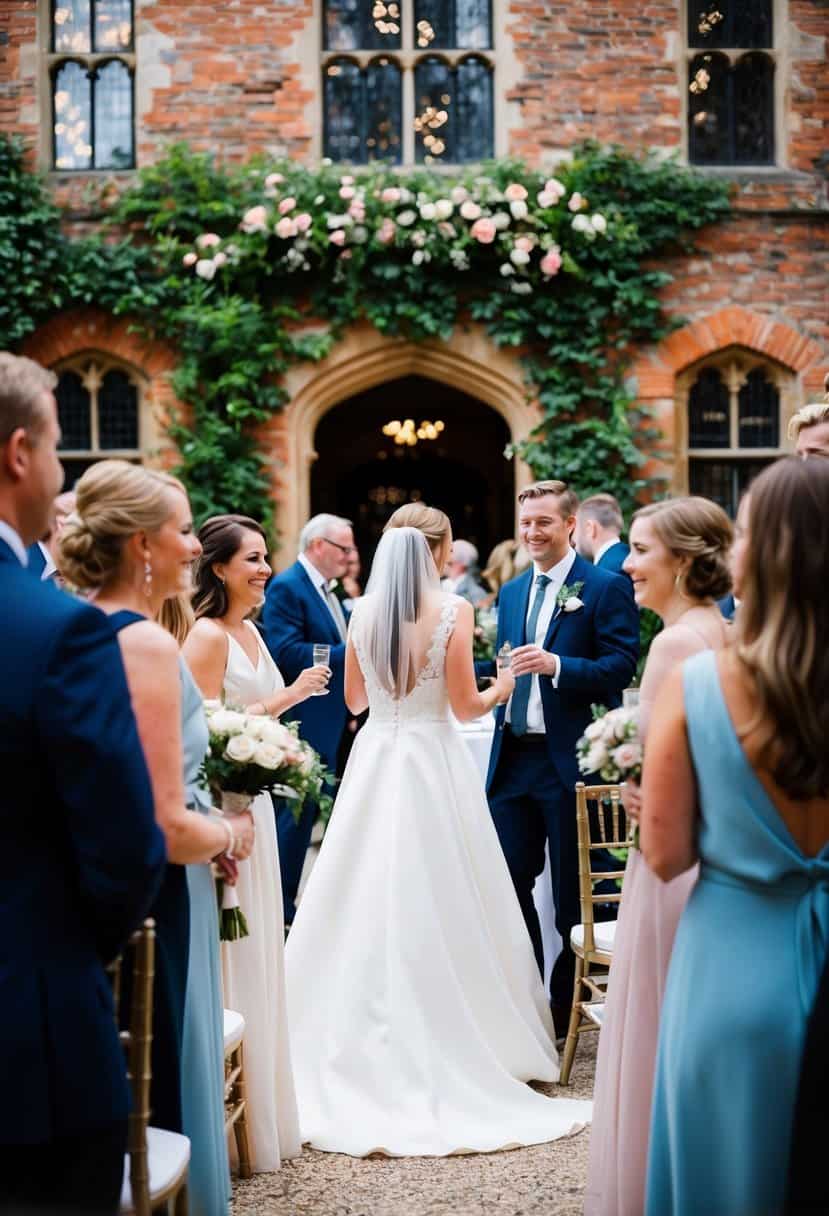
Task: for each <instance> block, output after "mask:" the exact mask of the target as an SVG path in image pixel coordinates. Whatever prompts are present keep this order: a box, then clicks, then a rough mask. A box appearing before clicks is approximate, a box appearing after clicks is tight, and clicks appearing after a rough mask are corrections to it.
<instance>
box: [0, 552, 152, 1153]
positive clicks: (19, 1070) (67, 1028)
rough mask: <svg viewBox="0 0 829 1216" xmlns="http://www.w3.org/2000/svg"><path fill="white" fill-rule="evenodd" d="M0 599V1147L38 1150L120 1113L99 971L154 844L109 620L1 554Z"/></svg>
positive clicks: (131, 922)
mask: <svg viewBox="0 0 829 1216" xmlns="http://www.w3.org/2000/svg"><path fill="white" fill-rule="evenodd" d="M0 588H2V590H1V591H0V669H2V672H3V678H2V680H0V771H2V774H3V778H2V784H0V818H2V841H3V879H2V882H0V926H2V928H1V929H0V1036H2V1043H3V1050H2V1052H0V1092H2V1093H4V1094H6V1095H7V1099H8V1100H7V1101H6V1102H4V1103H3V1105H2V1108H0V1143H2V1144H21V1143H27V1144H39V1143H43V1142H45V1141H48V1140H52V1139H53V1138H55V1137H58V1136H73V1135H74V1136H77V1135H79V1134H84V1133H86V1132H87V1131H91V1130H92V1129H94V1128H95V1127H100V1126H102V1125H104V1124H106V1123H111V1122H114V1121H116V1120H120V1119H123V1118H124V1117H125V1116H126V1114H127V1111H128V1108H129V1093H128V1088H127V1083H126V1076H125V1064H124V1055H123V1051H122V1049H121V1046H120V1043H119V1040H118V1034H117V1028H116V1025H115V1020H114V1016H113V1007H112V997H111V992H110V985H109V982H108V980H107V977H106V974H105V972H104V967H103V964H104V962H106V961H109V960H110V959H111V958H112V957H113V956H114V955H115V954H116V953H117V951H118V950H119V949H120V947H121V946H122V944H123V942H124V941H125V939H126V938H127V937H128V935H129V934H130V932H131V931H132V930H133V929H134V928H135V927H136V925H137V924H139V923H140V921H141V919H142V917H143V916H144V915H145V914H146V912H147V910H148V908H149V907H150V905H151V903H152V900H153V898H154V896H155V892H156V888H157V886H158V883H159V881H160V879H161V874H162V870H163V866H164V841H163V838H162V836H161V833H160V832H159V830H158V828H157V827H156V824H155V818H154V814H153V798H152V791H151V788H150V781H149V776H148V774H147V768H146V765H145V763H144V753H143V752H142V750H141V744H140V742H139V738H138V732H137V730H136V725H135V719H134V717H133V713H132V707H131V705H130V695H129V690H128V688H127V682H126V677H125V675H124V668H123V664H122V662H121V652H120V650H119V648H118V642H117V640H116V637H115V634H114V633H113V631H112V627H111V625H110V623H109V620H108V619H107V617H106V616H105V615H104V614H103V613H102V612H100V611H99V610H98V609H97V608H93V607H92V606H91V605H90V604H87V603H85V602H84V601H83V600H79V599H74V598H73V597H72V596H69V595H66V594H65V593H64V592H62V591H58V590H57V588H55V587H53V586H52V584H51V583H49V582H46V583H41V582H37V581H36V580H35V579H33V578H32V575H31V573H30V572H29V571H28V570H26V569H24V567H22V566H21V565H20V563H19V562H18V560H17V558H16V557H15V555H14V554H13V553H12V551H11V549H10V548H9V547H8V546H7V545H6V544H5V543H3V542H2V541H0Z"/></svg>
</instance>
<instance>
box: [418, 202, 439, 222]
mask: <svg viewBox="0 0 829 1216" xmlns="http://www.w3.org/2000/svg"><path fill="white" fill-rule="evenodd" d="M437 213H438V210H437V207H436V206H435V204H434V203H423V205H422V206H421V208H420V218H421V219H422V220H433V219H435V218H436V216H437Z"/></svg>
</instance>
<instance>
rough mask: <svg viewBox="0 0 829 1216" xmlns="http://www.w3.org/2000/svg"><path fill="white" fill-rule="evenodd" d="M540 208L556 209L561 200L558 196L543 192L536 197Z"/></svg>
mask: <svg viewBox="0 0 829 1216" xmlns="http://www.w3.org/2000/svg"><path fill="white" fill-rule="evenodd" d="M535 197H536V200H537V202H538V205H539V207H545V208H546V207H555V205H556V203H557V202H558V200H559V196H558V195H557V194H553V193H552V192H551V191H549V190H541V191H540V192H539V193H538V194H537V195H536V196H535Z"/></svg>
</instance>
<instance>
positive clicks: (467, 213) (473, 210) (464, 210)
mask: <svg viewBox="0 0 829 1216" xmlns="http://www.w3.org/2000/svg"><path fill="white" fill-rule="evenodd" d="M480 214H481V208H480V207H479V206H478V204H477V203H476V202H474V201H473V200H472V199H471V198H468V199H467V200H466V202H464V203H461V215H462V216H463V218H464V219H465V220H476V219H477V218H478V216H479V215H480Z"/></svg>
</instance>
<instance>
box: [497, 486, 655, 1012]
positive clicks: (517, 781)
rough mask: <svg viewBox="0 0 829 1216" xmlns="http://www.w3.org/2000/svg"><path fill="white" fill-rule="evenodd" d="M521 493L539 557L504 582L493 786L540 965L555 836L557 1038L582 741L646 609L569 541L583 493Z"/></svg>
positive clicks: (570, 960)
mask: <svg viewBox="0 0 829 1216" xmlns="http://www.w3.org/2000/svg"><path fill="white" fill-rule="evenodd" d="M518 501H519V504H520V512H519V535H520V537H521V540H522V542H523V543H524V545H525V546H526V548H527V550H528V552H529V554H530V556H531V558H532V559H533V565H532V567H531V569H529V570H527V571H526V572H525V573H524V574H521V575H519V576H518V578H515V579H512V580H511V581H510V582H508V583H505V585H504V586H503V587H502V588H501V597H500V601H499V611H498V640H497V647H498V649H500V648H501V646H502V645H503V644H504V642H507V641H508V642H510V644H511V645H512V646H513V647H514V649H513V652H512V670H513V672H514V674H515V677H516V685H515V691H514V693H513V695H512V697H511V698H510V701H509V702H508V703H507V705H506V707H504V706H501V707H499V709H498V710H497V711H496V718H495V735H494V738H493V744H492V754H491V756H490V761H489V773H488V775H487V793H488V796H489V806H490V810H491V812H492V818H493V820H494V822H495V827H496V829H497V831H498V836H499V838H500V841H501V846H502V848H503V850H504V854H505V856H506V859H507V864H508V866H509V869H510V874H511V875H512V880H513V883H514V885H515V890H516V894H517V895H518V901H519V903H520V904H521V910H522V912H523V913H524V919H525V921H526V922H527V929H528V930H529V933H530V937H531V939H532V942H533V947H534V949H535V953H536V958H537V959H538V965H539V969H540V970H541V971H542V973H543V954H542V944H541V931H540V928H539V923H538V916H537V914H536V911H535V905H534V903H533V898H532V891H533V886H534V884H535V880H536V878H537V877H538V875H539V874H540V873H541V871H542V869H543V868H544V850H545V845H546V844H549V849H550V864H551V868H552V885H553V899H554V902H555V908H556V928H557V929H558V932H559V933H560V935H561V938H562V942H563V948H562V952H561V955H560V956H559V958H558V960H557V961H556V964H555V966H554V967H553V972H552V976H551V979H550V998H551V1000H550V1003H551V1007H552V1010H553V1017H554V1020H555V1024H556V1030H557V1033H558V1034H559V1035H562V1034H564V1032H565V1030H566V1026H567V1019H568V1017H569V1012H570V1003H571V1001H572V996H573V980H574V970H575V957H574V955H573V952H572V950H571V948H570V931H571V929H572V928H573V926H574V925H575V924H577V923H578V922H579V920H580V917H579V878H578V855H577V838H576V798H575V785H576V782H577V781H579V780H581V779H582V776H581V774H580V772H579V769H578V765H577V763H576V741H577V740H578V738H579V736H580V735H582V734H583V733H584V730H585V728H586V727H587V726H588V725H589V723H590V721H591V717H592V715H591V709H590V707H591V705H594V704H601V705H606V706H608V707H612V706H616V705H619V704H620V703H621V699H622V690H623V689H624V688H626V687H627V685H628V684H629V683H630V681H631V679H632V677H633V674H634V672H635V670H636V660H637V657H638V654H639V614H638V612H637V610H636V605H635V603H634V599H633V591H632V587H631V584H630V580H629V579H627V578H622V577H620V576H619V575H617V574H610V573H608V572H607V571H606V570H601V569H598V568H597V567H596V566H594V565H592V564H591V563H589V562H586V561H585V560H584V559H583V558H581V557H579V556H578V555H577V554H576V553H575V552H574V551H573V549H572V548H571V545H570V538H571V535H572V532H573V529H574V527H575V523H576V510H577V507H578V499H577V498H576V496H575V494H574V493H573V492H572V491H571V490H568V488H567V486H566V485H565V484H564V482H561V481H542V482H538V483H536V484H535V485H533V486H529V487H528V488H527V489H526V490H524V491H523V492H522V493H521V494H519V496H518Z"/></svg>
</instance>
